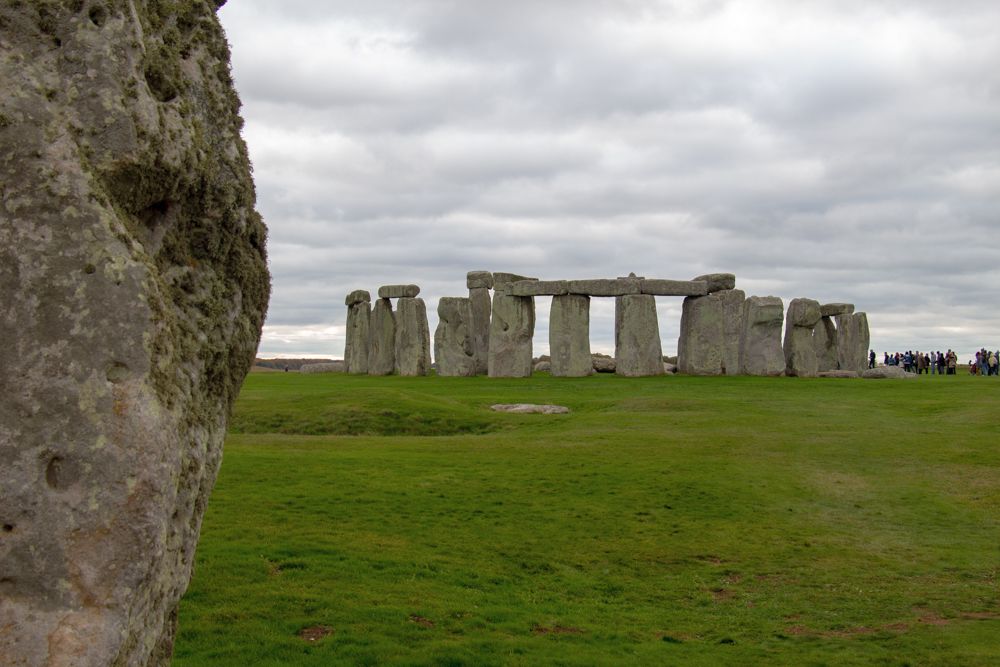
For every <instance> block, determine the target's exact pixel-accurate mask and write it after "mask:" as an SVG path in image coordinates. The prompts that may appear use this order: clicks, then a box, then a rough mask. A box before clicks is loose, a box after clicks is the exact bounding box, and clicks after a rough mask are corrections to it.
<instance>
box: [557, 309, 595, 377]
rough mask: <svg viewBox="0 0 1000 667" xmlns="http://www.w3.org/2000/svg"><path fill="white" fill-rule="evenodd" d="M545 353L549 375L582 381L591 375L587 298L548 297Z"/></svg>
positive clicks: (592, 367) (591, 363) (592, 370)
mask: <svg viewBox="0 0 1000 667" xmlns="http://www.w3.org/2000/svg"><path fill="white" fill-rule="evenodd" d="M549 352H550V354H551V355H552V375H554V376H556V377H584V376H586V375H590V374H591V373H593V372H594V364H593V361H592V360H591V357H590V297H589V296H585V295H583V294H566V295H563V296H554V297H552V310H551V311H550V312H549Z"/></svg>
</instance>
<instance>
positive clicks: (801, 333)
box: [784, 299, 820, 377]
mask: <svg viewBox="0 0 1000 667" xmlns="http://www.w3.org/2000/svg"><path fill="white" fill-rule="evenodd" d="M819 320H820V309H819V302H818V301H814V300H812V299H792V300H791V301H790V302H789V303H788V315H787V319H786V322H785V344H784V351H785V375H789V376H794V377H816V373H818V372H819V370H818V369H819V365H818V363H817V360H816V348H815V347H814V344H813V329H814V328H815V326H816V324H817V323H818V322H819Z"/></svg>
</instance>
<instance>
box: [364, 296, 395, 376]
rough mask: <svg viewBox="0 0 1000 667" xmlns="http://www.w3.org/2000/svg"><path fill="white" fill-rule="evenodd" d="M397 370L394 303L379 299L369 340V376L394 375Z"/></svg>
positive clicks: (374, 310)
mask: <svg viewBox="0 0 1000 667" xmlns="http://www.w3.org/2000/svg"><path fill="white" fill-rule="evenodd" d="M395 370H396V314H395V313H393V312H392V301H390V300H389V299H379V300H378V301H376V302H375V307H374V308H373V309H372V319H371V326H370V337H369V339H368V374H369V375H392V374H393V372H394V371H395Z"/></svg>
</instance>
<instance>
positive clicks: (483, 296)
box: [469, 274, 493, 375]
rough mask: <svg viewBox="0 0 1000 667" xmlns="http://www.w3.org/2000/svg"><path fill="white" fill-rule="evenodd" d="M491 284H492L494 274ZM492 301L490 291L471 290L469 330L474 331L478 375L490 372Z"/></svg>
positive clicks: (481, 289) (474, 288) (476, 288)
mask: <svg viewBox="0 0 1000 667" xmlns="http://www.w3.org/2000/svg"><path fill="white" fill-rule="evenodd" d="M490 282H491V283H492V274H491V275H490ZM490 301H491V299H490V291H489V289H487V288H485V287H473V288H471V289H469V307H470V308H471V309H472V314H471V317H472V320H471V321H470V323H469V328H470V329H471V330H472V342H473V347H474V351H475V363H476V375H485V374H486V373H487V371H489V358H490V315H491V313H492V312H493V307H492V305H491V303H490Z"/></svg>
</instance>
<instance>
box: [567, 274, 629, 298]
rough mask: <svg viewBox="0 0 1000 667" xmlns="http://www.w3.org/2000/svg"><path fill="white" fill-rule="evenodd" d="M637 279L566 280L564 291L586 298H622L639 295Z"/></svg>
mask: <svg viewBox="0 0 1000 667" xmlns="http://www.w3.org/2000/svg"><path fill="white" fill-rule="evenodd" d="M639 284H640V281H639V279H638V278H594V279H592V280H567V281H566V290H567V291H568V292H569V293H570V294H585V295H587V296H623V295H625V294H639Z"/></svg>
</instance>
